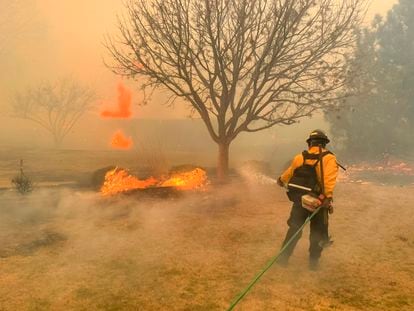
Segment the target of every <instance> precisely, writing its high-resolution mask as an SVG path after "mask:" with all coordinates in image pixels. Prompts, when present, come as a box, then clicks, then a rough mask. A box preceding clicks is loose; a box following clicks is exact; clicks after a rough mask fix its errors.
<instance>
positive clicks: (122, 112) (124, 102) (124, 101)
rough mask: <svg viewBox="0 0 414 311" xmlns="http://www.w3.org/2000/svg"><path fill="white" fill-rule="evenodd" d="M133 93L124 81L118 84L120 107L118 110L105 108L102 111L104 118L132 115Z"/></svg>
mask: <svg viewBox="0 0 414 311" xmlns="http://www.w3.org/2000/svg"><path fill="white" fill-rule="evenodd" d="M131 103H132V94H131V91H130V90H128V89H127V88H126V87H125V86H123V85H122V83H119V84H118V107H117V110H104V111H102V112H101V116H102V117H103V118H120V119H128V118H130V117H131V116H132V111H131Z"/></svg>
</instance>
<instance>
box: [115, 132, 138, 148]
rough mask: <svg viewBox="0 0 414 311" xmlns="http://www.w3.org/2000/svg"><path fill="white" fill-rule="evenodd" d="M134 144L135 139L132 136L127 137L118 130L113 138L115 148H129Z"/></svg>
mask: <svg viewBox="0 0 414 311" xmlns="http://www.w3.org/2000/svg"><path fill="white" fill-rule="evenodd" d="M132 146H133V141H132V138H131V137H126V136H125V134H124V133H123V132H122V131H121V130H118V131H116V132H115V134H114V135H113V136H112V139H111V147H112V148H114V149H123V150H128V149H131V148H132Z"/></svg>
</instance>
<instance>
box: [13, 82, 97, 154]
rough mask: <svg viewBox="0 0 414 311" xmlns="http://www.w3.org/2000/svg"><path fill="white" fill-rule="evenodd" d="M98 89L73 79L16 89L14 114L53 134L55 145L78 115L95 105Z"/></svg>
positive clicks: (59, 144) (58, 145)
mask: <svg viewBox="0 0 414 311" xmlns="http://www.w3.org/2000/svg"><path fill="white" fill-rule="evenodd" d="M95 98H96V97H95V92H94V91H93V90H91V89H89V88H88V87H84V86H81V85H79V84H78V83H77V82H75V81H74V80H72V79H63V80H60V81H59V82H57V83H44V84H41V85H39V86H38V87H35V88H29V89H27V90H25V91H23V92H20V93H17V94H16V95H15V96H14V98H13V101H12V106H13V110H14V116H15V117H19V118H22V119H26V120H30V121H32V122H34V123H36V124H38V125H40V126H42V127H43V128H44V129H46V130H47V131H48V132H49V133H50V134H52V136H53V139H54V143H55V146H56V147H60V146H61V143H62V141H63V139H64V138H65V137H66V136H67V135H68V134H69V132H70V131H71V129H72V128H73V126H74V125H75V124H76V122H77V121H78V120H79V118H80V117H81V116H82V115H83V114H84V113H85V112H86V111H88V110H89V109H90V108H91V107H92V106H93V101H94V100H95Z"/></svg>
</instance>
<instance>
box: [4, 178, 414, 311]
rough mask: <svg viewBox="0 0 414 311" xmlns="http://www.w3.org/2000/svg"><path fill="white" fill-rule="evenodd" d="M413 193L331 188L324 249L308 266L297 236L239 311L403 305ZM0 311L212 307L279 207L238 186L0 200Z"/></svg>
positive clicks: (273, 228) (278, 238)
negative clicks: (313, 268) (170, 193)
mask: <svg viewBox="0 0 414 311" xmlns="http://www.w3.org/2000/svg"><path fill="white" fill-rule="evenodd" d="M413 200H414V192H413V187H412V186H405V187H401V186H398V187H397V186H395V187H394V186H377V185H372V184H371V185H354V184H340V185H339V186H338V189H337V195H336V199H335V206H336V211H335V214H334V215H333V217H332V218H331V223H330V226H331V233H332V235H333V237H334V240H335V243H334V246H332V247H331V248H330V249H328V250H326V252H325V253H324V256H323V261H322V269H321V271H319V272H317V273H315V272H310V271H308V270H307V247H308V238H307V236H308V234H309V232H308V229H306V230H305V232H304V235H303V237H302V240H301V241H300V243H299V245H298V247H297V249H296V251H295V254H294V256H293V258H292V260H291V263H290V266H289V267H288V268H285V269H282V268H280V267H276V266H275V267H273V268H272V269H271V270H270V271H269V272H268V273H267V274H266V275H265V276H264V277H263V279H262V280H261V281H260V282H259V283H258V284H257V285H256V287H255V288H254V289H253V290H252V292H250V293H249V294H248V296H246V298H245V300H244V301H243V302H242V303H241V304H240V307H239V309H240V310H274V309H279V310H331V309H332V310H335V309H336V310H361V309H363V310H411V309H412V308H413V306H414V301H413V298H412V295H411V294H412V292H413V291H414V283H413V282H412V280H413V276H414V262H413V258H414V239H413V237H414V231H413V230H414V229H413V226H412V222H413V221H414V216H413V213H412V210H411V204H410V202H413ZM0 209H1V214H2V217H1V219H0V226H1V227H0V228H1V230H0V270H1V274H0V309H1V310H62V309H65V310H223V309H225V308H226V307H228V305H229V303H230V301H231V300H232V299H233V298H234V297H235V295H236V294H237V293H238V292H239V291H241V290H242V289H243V288H244V287H245V286H246V285H247V284H248V283H249V281H250V280H251V278H252V277H253V276H254V275H255V274H256V273H257V272H258V271H259V270H260V269H261V268H262V267H263V266H264V265H265V263H266V262H267V261H268V260H269V259H270V258H271V257H272V256H273V255H274V254H275V253H276V252H277V250H278V249H279V247H280V244H281V242H282V239H283V237H284V234H285V231H286V229H287V225H286V223H285V222H286V219H287V217H288V215H289V210H290V204H289V202H288V201H287V199H286V197H285V194H284V193H283V191H282V190H279V189H277V188H275V186H273V185H264V184H255V183H248V184H246V183H244V182H238V183H236V184H233V185H229V186H222V187H215V188H211V189H209V190H208V191H206V192H201V193H195V194H186V195H184V196H182V197H180V198H174V199H171V198H170V199H169V198H164V199H153V198H142V197H136V196H135V197H127V196H117V197H113V198H103V197H101V196H100V194H97V193H95V192H87V191H76V190H69V189H60V190H59V189H53V190H52V189H49V190H41V189H38V190H37V191H35V192H33V193H32V194H30V195H29V196H27V197H20V196H17V194H15V193H13V192H3V193H1V194H0Z"/></svg>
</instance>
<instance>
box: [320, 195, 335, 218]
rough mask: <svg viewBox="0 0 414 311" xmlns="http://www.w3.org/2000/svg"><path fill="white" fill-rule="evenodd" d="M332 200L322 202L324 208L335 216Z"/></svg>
mask: <svg viewBox="0 0 414 311" xmlns="http://www.w3.org/2000/svg"><path fill="white" fill-rule="evenodd" d="M332 201H333V199H332V198H324V199H323V200H322V206H323V207H324V208H326V209H328V211H329V214H333V206H332Z"/></svg>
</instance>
